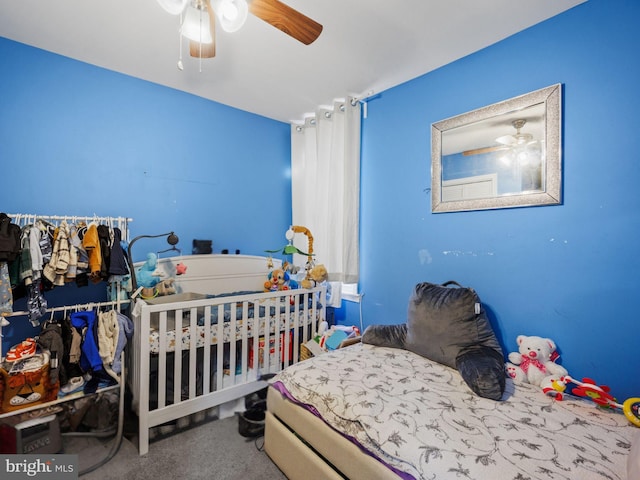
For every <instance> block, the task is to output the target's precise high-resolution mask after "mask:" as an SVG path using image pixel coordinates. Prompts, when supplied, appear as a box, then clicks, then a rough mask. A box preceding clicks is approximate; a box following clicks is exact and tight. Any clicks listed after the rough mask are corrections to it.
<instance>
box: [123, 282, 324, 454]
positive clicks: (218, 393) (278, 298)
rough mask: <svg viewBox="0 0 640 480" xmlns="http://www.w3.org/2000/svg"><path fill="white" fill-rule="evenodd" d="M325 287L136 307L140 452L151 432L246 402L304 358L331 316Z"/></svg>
mask: <svg viewBox="0 0 640 480" xmlns="http://www.w3.org/2000/svg"><path fill="white" fill-rule="evenodd" d="M325 298H326V288H325V287H324V286H318V287H315V288H313V289H309V290H304V289H297V290H289V291H281V292H268V293H257V294H242V295H234V296H227V297H220V296H218V297H213V298H204V299H196V300H189V301H184V302H176V303H164V304H159V305H150V304H147V303H145V302H142V301H141V302H138V303H137V304H136V307H135V308H134V310H133V315H132V319H133V321H134V325H135V329H134V336H133V340H132V342H131V348H129V349H128V356H129V358H128V363H129V369H128V371H129V376H128V382H129V386H130V388H131V391H132V396H133V407H134V409H135V410H136V411H137V413H138V417H139V441H140V443H139V452H140V455H143V454H145V453H147V451H148V442H149V429H150V428H152V427H154V426H157V425H161V424H163V423H166V422H169V421H172V420H177V419H178V418H180V417H183V416H187V415H191V414H194V413H196V412H200V411H203V410H207V409H209V408H212V407H216V406H220V405H222V404H225V403H228V402H232V401H234V400H237V399H240V398H243V397H244V396H246V395H249V394H251V393H253V392H255V391H257V390H260V389H261V388H264V387H265V386H266V382H265V381H263V380H262V378H263V375H265V374H268V373H277V372H279V371H280V370H282V369H283V368H285V367H286V366H288V365H291V364H293V363H297V362H298V361H299V360H300V345H301V344H302V343H305V342H306V341H308V340H309V339H311V338H313V336H314V335H315V334H316V333H317V332H318V326H319V324H320V322H321V321H322V320H324V319H325V309H324V308H325V307H324V303H325V302H324V299H325Z"/></svg>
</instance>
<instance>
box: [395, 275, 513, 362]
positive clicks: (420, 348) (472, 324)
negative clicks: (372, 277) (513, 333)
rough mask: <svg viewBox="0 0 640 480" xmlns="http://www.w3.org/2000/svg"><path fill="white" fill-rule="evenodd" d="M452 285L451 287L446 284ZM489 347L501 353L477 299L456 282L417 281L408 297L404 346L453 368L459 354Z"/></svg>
mask: <svg viewBox="0 0 640 480" xmlns="http://www.w3.org/2000/svg"><path fill="white" fill-rule="evenodd" d="M450 285H454V288H452V287H450ZM479 346H484V347H489V348H492V349H494V350H496V351H497V352H499V353H500V355H502V349H501V348H500V344H499V343H498V340H497V338H496V336H495V334H494V332H493V329H492V328H491V324H490V323H489V320H488V319H487V316H486V313H485V311H484V308H483V307H482V304H481V303H480V298H478V295H477V294H476V292H475V291H474V290H473V289H471V288H465V287H461V286H460V285H459V284H458V283H456V282H452V281H449V282H446V283H444V284H442V285H436V284H434V283H427V282H424V283H419V284H418V285H416V287H415V289H414V291H413V293H412V295H411V297H410V298H409V313H408V316H407V339H406V349H407V350H411V351H412V352H414V353H417V354H418V355H422V356H423V357H427V358H430V359H431V360H434V361H436V362H439V363H442V364H443V365H448V366H450V367H452V368H456V359H457V358H458V355H460V354H461V353H465V352H466V351H468V350H470V349H473V348H475V347H479Z"/></svg>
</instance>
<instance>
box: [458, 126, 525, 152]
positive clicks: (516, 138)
mask: <svg viewBox="0 0 640 480" xmlns="http://www.w3.org/2000/svg"><path fill="white" fill-rule="evenodd" d="M526 123H527V120H525V119H523V118H519V119H516V120H514V121H513V122H511V125H513V128H515V129H516V133H515V134H514V135H502V136H500V137H498V138H496V139H495V141H496V143H499V145H494V146H492V147H483V148H475V149H473V150H466V151H464V152H462V155H465V156H468V155H480V154H482V153H491V152H498V151H501V150H509V149H512V148H514V147H521V146H526V145H529V144H531V143H533V135H531V134H530V133H522V128H523V127H524V126H525V124H526Z"/></svg>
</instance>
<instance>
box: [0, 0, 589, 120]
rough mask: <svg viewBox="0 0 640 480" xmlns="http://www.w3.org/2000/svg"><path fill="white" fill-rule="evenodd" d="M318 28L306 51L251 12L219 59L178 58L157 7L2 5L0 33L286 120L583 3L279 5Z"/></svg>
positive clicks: (321, 0)
mask: <svg viewBox="0 0 640 480" xmlns="http://www.w3.org/2000/svg"><path fill="white" fill-rule="evenodd" d="M283 1H284V3H286V4H288V5H289V6H291V7H293V8H295V9H296V10H299V11H300V12H302V13H303V14H305V15H307V16H309V17H311V18H313V19H314V20H316V21H317V22H319V23H321V24H322V25H323V26H324V30H323V32H322V34H321V35H320V37H319V38H318V39H317V40H316V41H315V42H314V43H312V44H311V45H309V46H305V45H303V44H302V43H299V42H297V41H296V40H294V39H292V38H291V37H289V36H287V35H285V34H284V33H282V32H280V31H279V30H277V29H275V28H274V27H272V26H271V25H268V24H267V23H265V22H263V21H262V20H260V19H258V18H257V17H254V16H252V15H249V19H248V20H247V23H246V24H245V25H244V27H243V28H242V29H241V30H240V31H238V32H236V33H225V32H224V31H223V30H222V29H221V28H217V32H216V45H217V47H216V57H215V58H213V59H205V60H202V72H199V60H197V59H193V58H190V57H189V55H188V45H187V43H186V42H185V43H184V46H183V49H184V53H183V63H184V70H183V71H180V70H179V69H178V68H177V62H178V58H179V36H178V22H179V17H176V16H171V15H169V14H168V13H166V12H165V11H164V10H163V9H162V8H161V7H160V5H159V4H158V3H157V1H156V0H100V1H96V0H47V1H45V0H3V1H2V2H0V36H2V37H6V38H9V39H12V40H16V41H18V42H22V43H25V44H27V45H32V46H34V47H38V48H41V49H44V50H47V51H50V52H54V53H57V54H60V55H64V56H67V57H70V58H74V59H77V60H80V61H83V62H86V63H90V64H93V65H97V66H100V67H104V68H107V69H109V70H113V71H116V72H120V73H124V74H127V75H131V76H133V77H137V78H141V79H144V80H148V81H150V82H154V83H157V84H160V85H165V86H168V87H172V88H175V89H178V90H182V91H185V92H189V93H192V94H194V95H198V96H201V97H204V98H208V99H210V100H214V101H216V102H220V103H223V104H226V105H230V106H233V107H236V108H239V109H242V110H246V111H249V112H253V113H256V114H259V115H263V116H265V117H269V118H273V119H276V120H280V121H284V122H300V121H301V120H302V119H303V118H304V116H305V114H308V113H310V112H313V111H314V110H315V109H316V108H317V107H318V106H319V105H327V104H331V102H332V101H333V99H334V98H340V97H342V98H344V97H345V96H346V95H356V96H358V95H362V94H365V95H368V94H370V93H374V94H377V93H379V92H381V91H383V90H386V89H388V88H390V87H393V86H396V85H398V84H400V83H403V82H405V81H408V80H410V79H412V78H415V77H418V76H420V75H422V74H424V73H427V72H429V71H432V70H434V69H436V68H438V67H441V66H442V65H446V64H447V63H450V62H452V61H454V60H457V59H459V58H461V57H464V56H466V55H468V54H470V53H473V52H475V51H478V50H480V49H482V48H484V47H486V46H488V45H491V44H493V43H495V42H498V41H499V40H501V39H503V38H506V37H508V36H510V35H512V34H514V33H516V32H518V31H521V30H523V29H525V28H528V27H530V26H532V25H534V24H536V23H539V22H541V21H543V20H546V19H548V18H550V17H552V16H554V15H557V14H558V13H561V12H563V11H565V10H567V9H569V8H571V7H573V6H575V5H578V4H580V3H583V1H585V0H528V1H527V0H521V1H514V0H481V1H479V0H283Z"/></svg>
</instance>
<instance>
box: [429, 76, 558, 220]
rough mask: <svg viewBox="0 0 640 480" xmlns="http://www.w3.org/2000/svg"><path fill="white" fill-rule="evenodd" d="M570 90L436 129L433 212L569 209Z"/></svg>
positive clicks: (528, 97) (546, 91) (537, 95)
mask: <svg viewBox="0 0 640 480" xmlns="http://www.w3.org/2000/svg"><path fill="white" fill-rule="evenodd" d="M561 109H562V85H561V84H556V85H551V86H549V87H546V88H543V89H540V90H536V91H534V92H530V93H527V94H524V95H521V96H519V97H514V98H511V99H509V100H505V101H502V102H499V103H495V104H493V105H489V106H487V107H483V108H479V109H477V110H473V111H471V112H468V113H464V114H462V115H457V116H455V117H452V118H449V119H446V120H442V121H439V122H436V123H433V124H432V125H431V211H432V212H433V213H443V212H458V211H467V210H486V209H494V208H510V207H528V206H540V205H557V204H560V203H561V202H562V197H561V190H562V153H561V150H562V126H561V123H562V115H561Z"/></svg>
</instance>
